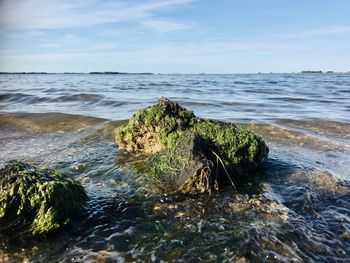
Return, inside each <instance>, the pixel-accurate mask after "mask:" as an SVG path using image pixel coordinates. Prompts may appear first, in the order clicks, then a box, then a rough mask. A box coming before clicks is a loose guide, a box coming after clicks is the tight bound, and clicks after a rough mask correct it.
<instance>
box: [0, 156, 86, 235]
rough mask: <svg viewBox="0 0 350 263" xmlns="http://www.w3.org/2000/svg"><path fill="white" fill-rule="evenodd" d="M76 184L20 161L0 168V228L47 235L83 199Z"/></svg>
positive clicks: (66, 178) (75, 208)
mask: <svg viewBox="0 0 350 263" xmlns="http://www.w3.org/2000/svg"><path fill="white" fill-rule="evenodd" d="M86 198H87V197H86V194H85V191H84V189H83V187H82V186H81V185H80V184H79V182H77V181H75V180H73V179H71V178H69V177H68V176H65V175H63V174H61V173H60V172H57V171H54V170H49V169H38V168H35V167H34V166H31V165H29V164H27V163H24V162H21V161H10V162H7V163H5V164H4V165H3V166H2V167H1V168H0V229H3V230H8V231H13V230H20V231H24V232H27V233H31V234H33V235H38V234H47V233H49V232H52V231H54V230H56V229H58V228H60V227H61V226H63V225H65V224H67V223H68V222H69V221H70V220H71V218H72V217H73V216H74V215H75V214H76V213H77V212H78V211H79V209H80V208H81V206H82V205H83V203H84V202H85V200H86Z"/></svg>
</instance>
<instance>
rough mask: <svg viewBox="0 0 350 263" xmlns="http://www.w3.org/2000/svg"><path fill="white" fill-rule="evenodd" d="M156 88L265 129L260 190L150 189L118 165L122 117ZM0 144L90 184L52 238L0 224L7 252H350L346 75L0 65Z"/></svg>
mask: <svg viewBox="0 0 350 263" xmlns="http://www.w3.org/2000/svg"><path fill="white" fill-rule="evenodd" d="M160 96H165V97H167V98H169V99H171V100H175V101H177V102H178V103H180V104H181V105H182V106H184V107H186V108H189V109H192V110H193V111H194V112H195V114H196V115H197V116H200V117H208V118H214V119H218V120H225V121H232V122H235V123H238V124H240V125H243V126H246V127H248V128H250V129H252V130H253V131H255V132H256V133H258V134H259V135H261V136H262V137H263V139H264V140H265V141H266V143H267V144H268V146H269V148H270V154H269V159H268V160H267V161H266V164H265V170H264V174H263V178H262V180H261V182H259V183H258V185H256V186H255V185H254V187H249V186H248V187H247V189H250V188H254V189H255V190H254V191H253V192H252V191H250V190H246V191H243V190H242V191H241V192H239V193H235V192H234V190H233V189H231V188H229V187H228V188H227V189H222V190H221V191H219V192H217V193H214V194H212V195H211V196H210V198H209V199H208V198H207V197H183V196H163V195H159V196H157V195H151V194H149V193H148V192H147V190H146V189H145V187H144V186H143V184H142V175H141V174H136V173H135V172H132V171H130V170H127V169H125V168H123V167H124V165H123V164H124V163H125V162H127V160H126V159H124V157H123V154H122V153H121V152H120V150H119V149H118V148H117V146H116V145H115V143H114V139H113V131H114V129H115V127H117V126H118V125H120V123H122V122H123V121H124V120H126V119H128V118H130V117H131V116H132V114H134V113H135V112H136V111H137V110H138V109H139V108H144V107H147V106H149V105H152V104H154V103H156V102H157V100H158V98H159V97H160ZM0 148H1V151H0V163H3V162H5V161H7V160H11V159H23V160H26V161H28V162H30V163H32V164H35V165H38V166H42V167H43V166H46V167H52V168H56V169H60V170H62V171H63V172H65V173H67V174H69V175H71V176H72V177H74V178H75V179H77V180H79V181H80V182H81V183H82V184H83V186H84V187H85V188H86V190H87V193H88V195H89V201H88V203H87V205H86V208H85V210H84V213H83V214H82V215H81V216H80V217H79V218H76V219H75V220H74V221H73V222H71V224H69V225H68V226H67V227H65V228H64V229H62V231H61V232H58V233H56V234H54V235H53V236H51V237H48V238H47V239H46V240H42V239H29V240H28V239H25V240H23V239H22V238H21V237H20V236H16V235H13V234H10V235H9V234H8V233H2V232H0V261H13V262H17V261H23V260H27V261H35V262H57V261H60V262H73V261H74V262H96V261H99V262H135V261H136V262H199V261H201V262H202V261H204V262H235V261H236V262H349V261H350V75H337V74H256V75H254V74H250V75H89V74H74V75H67V74H54V75H0Z"/></svg>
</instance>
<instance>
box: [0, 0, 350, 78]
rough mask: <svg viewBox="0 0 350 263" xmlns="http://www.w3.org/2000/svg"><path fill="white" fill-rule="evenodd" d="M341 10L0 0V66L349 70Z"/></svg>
mask: <svg viewBox="0 0 350 263" xmlns="http://www.w3.org/2000/svg"><path fill="white" fill-rule="evenodd" d="M349 14H350V1H349V0H333V1H330V0H293V1H292V0H290V1H282V0H231V1H229V0H218V1H214V0H147V1H146V0H145V1H141V0H139V1H137V0H114V1H112V0H104V1H103V0H75V1H73V0H70V1H68V0H61V1H50V0H0V71H48V72H89V71H122V72H156V73H254V72H293V71H295V72H298V71H302V70H309V69H312V70H324V71H326V70H335V71H349V70H350V15H349Z"/></svg>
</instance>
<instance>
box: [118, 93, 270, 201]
mask: <svg viewBox="0 0 350 263" xmlns="http://www.w3.org/2000/svg"><path fill="white" fill-rule="evenodd" d="M116 143H117V144H118V146H119V147H120V148H121V149H123V150H125V151H127V152H131V153H139V154H141V155H146V156H147V157H148V158H147V159H146V166H145V169H144V173H145V174H146V175H147V178H148V179H150V181H152V182H154V183H156V184H157V186H158V188H159V189H160V190H162V191H164V192H181V193H189V194H197V193H204V192H206V191H210V190H212V189H217V188H218V187H220V186H221V185H223V184H225V183H227V182H228V181H236V182H237V181H239V180H247V179H249V174H250V172H252V171H255V170H257V169H258V168H259V167H260V165H261V163H262V162H263V160H264V159H265V158H267V155H268V151H269V149H268V147H267V146H266V144H265V142H264V141H263V140H262V139H261V137H259V136H258V135H256V134H254V133H253V132H251V131H249V130H247V129H245V128H243V127H240V126H237V125H235V124H232V123H228V122H220V121H214V120H210V119H202V118H198V117H196V116H195V115H194V113H193V112H192V111H190V110H187V109H184V108H182V107H181V106H179V105H178V104H177V103H175V102H172V101H170V100H168V99H166V98H164V97H162V98H160V100H159V102H158V104H156V105H154V106H151V107H148V108H147V109H141V110H139V111H138V112H137V113H136V114H135V115H134V116H132V117H131V118H130V120H129V122H128V123H127V124H126V125H123V126H120V127H118V128H117V129H116Z"/></svg>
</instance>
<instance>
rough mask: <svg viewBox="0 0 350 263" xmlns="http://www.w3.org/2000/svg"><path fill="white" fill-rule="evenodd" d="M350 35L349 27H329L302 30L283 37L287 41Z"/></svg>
mask: <svg viewBox="0 0 350 263" xmlns="http://www.w3.org/2000/svg"><path fill="white" fill-rule="evenodd" d="M344 34H347V35H348V34H350V26H349V25H328V26H324V27H318V28H312V29H307V30H302V31H300V32H294V33H293V32H292V33H289V34H285V35H282V37H283V38H285V39H295V38H308V37H323V36H331V35H344Z"/></svg>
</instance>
